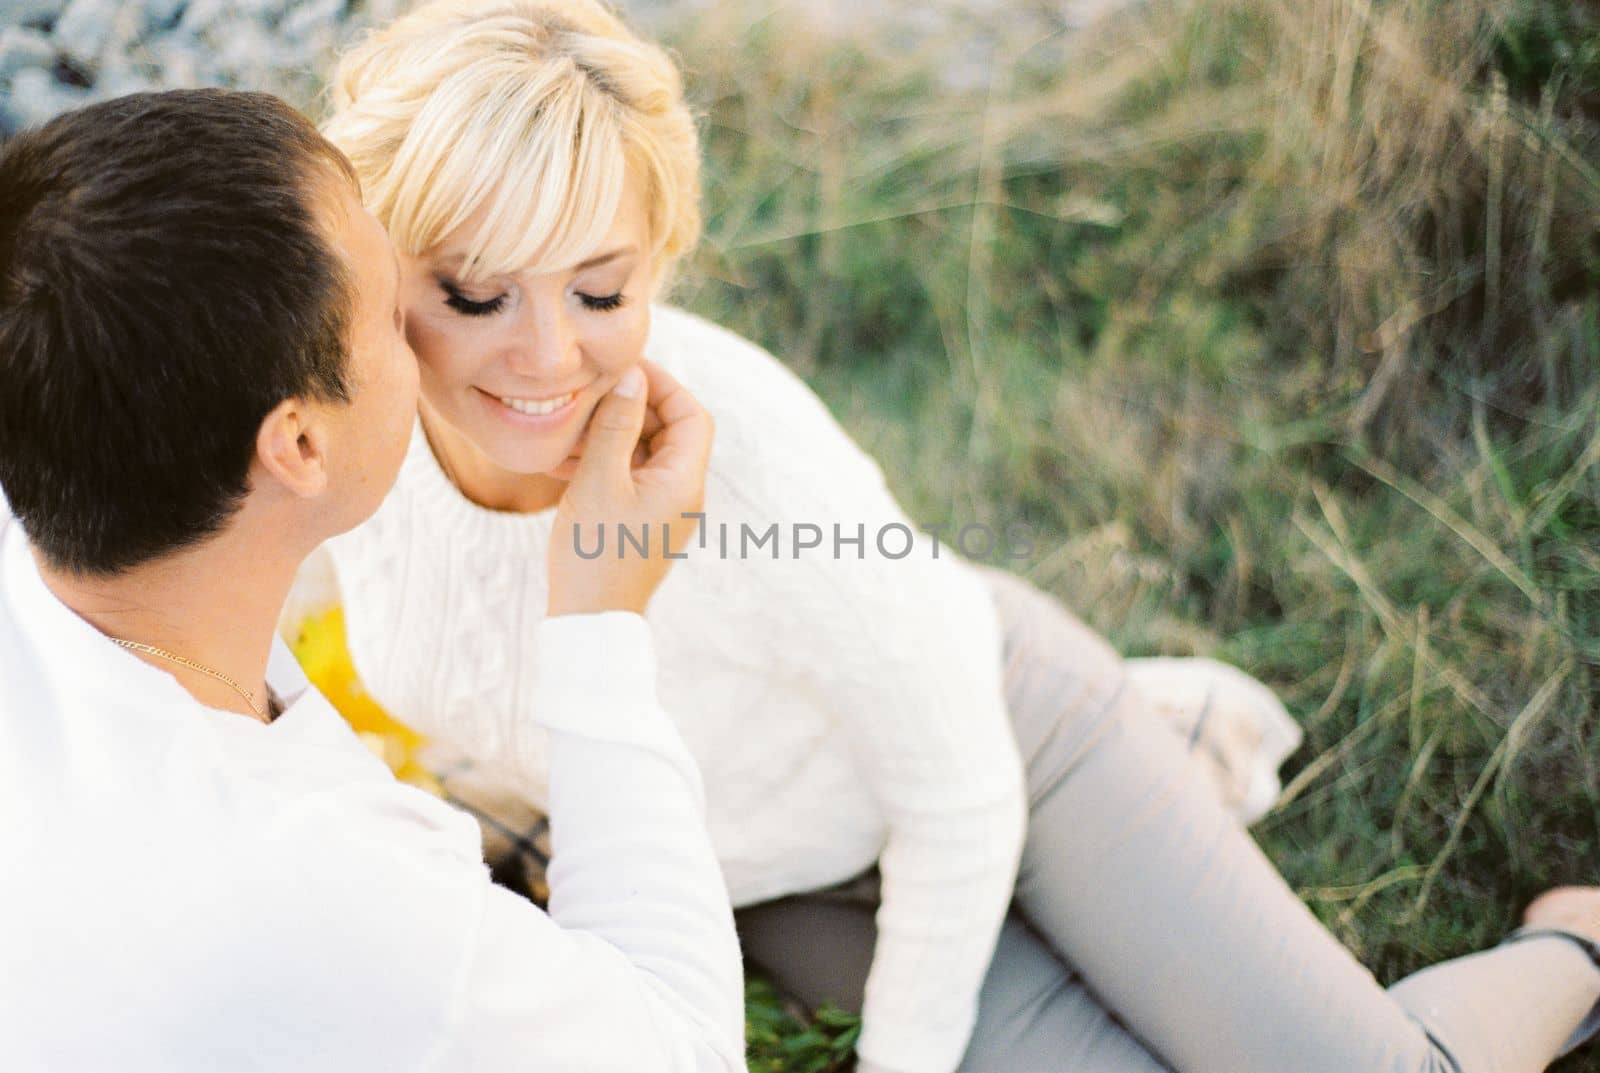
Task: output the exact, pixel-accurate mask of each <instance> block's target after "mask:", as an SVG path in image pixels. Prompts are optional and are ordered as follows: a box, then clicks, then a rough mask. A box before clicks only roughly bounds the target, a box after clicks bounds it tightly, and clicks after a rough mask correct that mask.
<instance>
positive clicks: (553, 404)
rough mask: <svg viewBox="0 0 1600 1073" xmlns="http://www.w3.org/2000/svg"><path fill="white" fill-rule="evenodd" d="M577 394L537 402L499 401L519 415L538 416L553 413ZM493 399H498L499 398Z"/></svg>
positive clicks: (528, 400) (520, 400) (522, 400)
mask: <svg viewBox="0 0 1600 1073" xmlns="http://www.w3.org/2000/svg"><path fill="white" fill-rule="evenodd" d="M577 394H578V393H577V392H576V391H571V392H568V393H567V394H565V395H562V396H561V397H560V398H556V399H540V400H538V401H535V400H533V399H500V401H501V403H503V404H504V405H506V406H509V407H510V408H511V409H513V410H515V411H517V413H519V414H529V415H532V416H538V415H539V414H553V413H555V412H556V411H557V410H559V409H561V408H562V407H563V406H565V405H566V404H567V403H569V402H571V401H572V400H573V398H574V397H575V396H576V395H577ZM495 397H496V398H499V396H495Z"/></svg>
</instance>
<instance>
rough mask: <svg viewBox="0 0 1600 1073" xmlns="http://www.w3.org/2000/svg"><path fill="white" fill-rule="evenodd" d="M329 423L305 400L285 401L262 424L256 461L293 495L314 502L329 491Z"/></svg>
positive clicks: (257, 442)
mask: <svg viewBox="0 0 1600 1073" xmlns="http://www.w3.org/2000/svg"><path fill="white" fill-rule="evenodd" d="M328 446H329V445H328V423H327V422H326V421H325V420H323V416H322V414H321V413H320V412H319V410H318V409H317V408H316V407H314V406H312V405H311V404H310V403H308V402H307V401H306V400H305V399H285V400H283V401H282V402H280V403H279V404H278V405H277V406H276V407H274V408H273V410H272V412H271V413H269V414H267V416H266V418H265V419H264V420H263V421H262V422H261V428H260V430H259V431H258V432H257V433H256V461H257V462H258V463H260V465H261V468H262V469H264V470H266V471H267V473H269V474H270V475H271V476H272V477H273V478H274V479H275V480H276V481H277V482H278V483H279V484H281V485H283V487H284V488H285V489H286V490H287V491H288V492H289V493H290V494H292V495H297V496H300V497H301V498H303V499H314V498H315V497H317V496H319V495H321V494H322V493H323V491H325V490H326V489H327V487H328Z"/></svg>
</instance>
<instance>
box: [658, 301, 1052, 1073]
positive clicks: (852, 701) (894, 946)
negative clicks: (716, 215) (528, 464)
mask: <svg viewBox="0 0 1600 1073" xmlns="http://www.w3.org/2000/svg"><path fill="white" fill-rule="evenodd" d="M679 335H680V340H681V345H680V347H679V348H678V349H677V356H678V357H679V358H680V360H681V361H682V362H683V363H684V365H686V366H687V369H686V371H687V372H688V373H689V375H690V377H691V379H689V380H688V381H686V382H688V383H691V384H692V385H694V386H695V387H696V389H697V390H699V389H701V386H702V385H704V390H703V393H702V395H701V398H702V400H703V401H705V402H706V403H707V406H708V408H710V409H711V411H712V413H713V415H714V416H715V417H716V420H717V445H716V448H715V449H714V453H713V463H712V477H713V487H711V488H708V500H707V502H708V507H707V510H708V512H709V511H710V510H712V509H713V508H712V504H717V505H719V506H720V507H721V508H722V509H724V510H725V511H727V512H728V514H729V515H730V516H729V517H726V518H724V517H714V516H711V515H710V514H708V516H707V518H706V524H707V525H708V526H709V527H712V528H717V527H719V526H721V525H722V524H726V525H728V526H730V527H732V528H733V529H734V530H735V532H737V531H738V529H739V527H740V526H742V525H745V524H748V525H750V526H752V527H753V528H754V529H756V530H757V531H763V530H765V529H766V528H767V527H768V526H770V525H772V524H774V523H776V524H777V525H778V528H779V539H780V541H781V544H782V546H781V547H780V549H779V550H778V551H777V553H776V556H775V561H764V562H762V563H760V564H754V563H752V564H749V568H748V569H746V570H742V571H741V572H740V574H741V577H742V578H743V579H744V581H743V584H745V585H750V586H760V587H761V589H762V591H761V593H760V594H759V597H754V596H753V595H752V596H751V597H750V598H752V599H759V602H760V603H761V604H762V605H764V606H765V607H767V608H769V609H770V610H769V612H768V613H769V615H770V619H769V624H768V627H767V629H768V630H769V632H771V633H773V634H775V635H777V636H780V637H781V638H782V643H781V644H780V645H775V646H772V651H773V656H774V659H775V660H776V661H778V663H779V664H780V666H776V667H774V668H773V673H774V674H775V675H781V676H782V677H784V678H786V679H789V680H791V681H797V682H798V683H801V684H802V686H803V687H804V688H807V689H809V690H811V691H813V692H814V693H815V694H816V695H817V696H818V697H820V698H822V700H821V702H820V703H822V704H823V705H825V706H826V707H827V708H828V709H829V710H831V711H832V712H833V714H834V717H835V718H836V719H837V721H838V725H839V726H840V727H841V728H842V729H843V731H844V732H845V734H846V735H847V738H848V740H849V742H850V744H851V747H852V751H853V753H854V757H855V760H856V765H857V767H858V769H859V771H860V772H861V774H862V776H863V778H864V779H865V780H867V782H868V783H869V784H870V789H871V790H872V792H873V794H874V796H875V797H876V799H877V801H878V804H879V806H880V808H881V810H882V812H883V815H884V817H885V819H886V821H887V836H886V844H885V845H884V848H883V851H882V854H881V856H880V860H879V870H880V873H881V877H882V903H881V908H880V910H879V912H878V917H877V924H878V939H877V946H876V949H875V950H874V953H873V960H872V966H871V969H870V971H869V975H868V978H867V987H866V995H865V1006H864V1009H863V1027H862V1034H861V1038H860V1042H859V1044H858V1047H857V1050H858V1052H859V1054H860V1055H861V1056H862V1057H863V1058H864V1059H867V1060H869V1061H871V1062H875V1063H877V1064H879V1065H881V1066H883V1067H885V1068H887V1069H891V1070H895V1071H897V1073H950V1071H951V1070H953V1069H955V1068H956V1066H957V1065H958V1064H959V1063H960V1060H961V1057H962V1055H963V1053H964V1052H965V1050H966V1046H967V1042H968V1039H969V1037H970V1035H971V1032H972V1028H973V1025H974V1023H975V1021H976V1017H977V1000H978V992H979V989H980V987H981V985H982V982H983V979H984V976H985V974H986V973H987V971H988V966H989V962H990V960H991V958H992V957H993V953H994V947H995V943H996V941H997V939H998V936H999V931H1000V926H1001V924H1002V922H1003V920H1004V917H1005V914H1006V911H1007V909H1008V907H1009V905H1010V901H1011V896H1012V890H1013V886H1014V884H1015V879H1016V870H1017V865H1018V861H1019V859H1020V856H1021V851H1022V841H1023V836H1024V832H1025V828H1026V814H1027V813H1026V801H1025V791H1024V780H1023V775H1022V763H1021V759H1020V757H1019V755H1018V750H1017V746H1016V741H1015V737H1014V734H1013V731H1012V727H1011V721H1010V716H1009V713H1008V711H1007V708H1006V702H1005V693H1004V686H1003V680H1002V657H1001V641H1000V627H999V623H998V617H997V613H996V611H995V608H994V605H993V601H992V599H991V597H990V595H989V591H988V588H987V586H986V585H985V584H984V582H983V580H982V578H981V577H980V576H979V575H978V574H977V573H976V571H974V570H972V569H971V567H970V566H968V565H967V564H966V563H963V562H961V561H959V560H958V559H957V558H956V557H955V555H954V553H953V552H952V550H951V549H950V548H949V547H948V546H946V545H943V544H941V545H940V546H939V548H938V551H937V557H935V552H934V541H933V539H932V537H930V536H929V535H927V534H924V533H919V532H918V531H917V530H916V527H915V526H913V525H912V524H911V523H910V522H909V521H908V520H907V518H906V517H905V515H904V514H903V513H902V512H901V510H900V508H899V506H898V505H897V504H896V502H895V500H894V498H893V496H892V495H891V494H890V493H889V491H888V488H887V486H886V485H885V482H884V480H883V475H882V472H881V471H880V470H879V468H878V467H877V465H876V463H874V462H873V461H872V460H871V459H870V458H869V457H868V456H867V455H866V454H865V453H863V452H862V451H861V450H860V449H859V448H858V447H857V446H856V445H855V444H854V443H853V442H852V441H851V440H850V438H849V437H848V435H846V433H845V432H844V431H843V429H841V428H840V427H839V425H838V424H837V423H836V422H835V421H834V420H833V418H832V416H831V415H830V414H829V413H828V412H827V410H826V408H825V407H823V405H822V404H821V402H820V400H818V399H817V398H816V396H815V395H813V394H812V393H811V392H810V390H809V389H808V388H806V387H805V385H804V384H803V383H801V382H800V381H799V380H798V378H796V377H794V376H793V374H791V373H790V372H789V371H788V370H786V369H784V368H783V367H782V366H781V365H779V364H778V363H777V361H776V359H774V358H773V357H772V356H771V355H769V354H767V353H765V352H764V351H761V350H760V349H759V348H756V347H754V346H752V345H751V344H749V343H747V342H744V341H743V340H738V339H737V337H733V336H731V334H730V333H726V332H722V331H721V330H720V329H714V328H712V327H711V326H709V325H704V323H703V322H698V324H686V325H683V326H682V327H681V328H680V329H679ZM712 362H717V363H718V364H717V365H716V367H715V368H711V367H709V363H712ZM880 536H881V537H882V544H881V545H880V543H879V537H880ZM908 537H909V538H911V547H910V550H909V551H907V552H905V553H904V554H902V551H903V550H904V549H905V546H906V544H907V539H908ZM813 543H815V544H816V546H814V547H803V546H802V544H805V545H810V544H813Z"/></svg>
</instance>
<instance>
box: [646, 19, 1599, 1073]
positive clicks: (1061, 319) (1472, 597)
mask: <svg viewBox="0 0 1600 1073" xmlns="http://www.w3.org/2000/svg"><path fill="white" fill-rule="evenodd" d="M1021 25H1022V24H1021V21H1020V20H1019V22H1018V24H1017V26H1018V37H1017V39H1015V40H1012V39H1011V38H1009V37H1007V35H1006V34H1005V33H1003V32H996V33H995V34H994V37H995V41H996V44H995V45H994V53H993V56H994V58H993V61H992V62H991V63H990V64H989V65H988V67H987V70H988V71H989V76H990V77H989V80H988V83H987V84H986V85H979V86H978V87H977V88H966V89H962V88H954V87H949V86H944V85H941V82H940V77H939V76H940V72H941V70H944V69H945V66H946V64H947V63H948V61H949V58H950V56H951V55H952V54H953V52H955V51H956V49H957V40H958V39H960V38H962V37H963V36H965V38H966V39H967V40H971V39H972V36H971V35H960V34H952V35H951V40H950V41H946V42H941V41H938V40H935V41H932V42H931V43H929V44H928V45H927V46H926V47H923V48H921V49H919V50H918V51H915V52H913V53H910V54H908V53H906V52H905V51H904V50H896V49H892V48H890V47H888V46H887V45H886V44H884V43H882V42H881V41H879V40H877V39H875V38H874V37H873V36H872V35H871V34H870V33H859V34H854V35H852V36H849V37H839V36H833V37H830V36H827V35H825V34H822V33H820V32H815V31H812V30H808V29H807V28H805V27H804V26H796V25H792V24H790V23H787V22H785V21H783V20H782V19H780V18H779V17H777V16H769V15H764V14H759V13H755V12H753V11H745V12H737V11H736V12H734V13H732V14H728V15H724V16H721V17H720V18H715V17H712V16H702V17H699V18H696V19H694V20H692V21H687V22H684V23H682V24H680V25H678V26H677V27H676V28H675V29H674V30H673V32H672V33H671V35H670V37H671V40H672V41H673V42H674V43H675V44H676V46H677V48H678V51H679V53H680V55H681V57H682V58H683V61H684V63H685V65H686V67H687V68H688V73H689V82H690V85H691V87H692V89H693V92H694V94H695V96H696V99H697V100H698V102H699V104H700V107H701V109H702V110H703V112H704V114H705V117H706V118H705V127H704V130H705V135H706V152H707V157H708V172H707V190H706V204H707V208H708V233H709V237H708V242H707V244H706V248H705V250H704V252H703V255H702V256H701V257H700V258H699V260H698V262H697V264H696V265H695V267H694V270H693V271H692V272H691V273H690V274H689V275H688V277H687V278H686V280H685V281H684V284H683V286H682V288H681V291H680V294H679V298H680V300H681V301H683V302H684V303H685V304H686V305H688V306H690V307H691V308H694V309H696V310H699V311H702V312H704V313H706V314H708V315H710V316H712V317H713V318H715V319H717V320H719V321H721V322H723V323H726V324H728V325H730V326H731V327H734V328H735V329H737V330H740V331H742V332H744V333H745V334H747V335H749V336H751V337H753V338H755V339H757V340H760V341H761V342H763V343H764V344H766V345H767V346H768V347H769V348H771V349H772V350H773V351H774V352H775V353H777V354H779V355H780V356H782V357H783V358H784V359H785V360H786V361H788V362H789V363H791V365H793V366H794V367H795V368H796V369H797V370H798V371H800V372H801V373H802V374H803V375H804V376H805V377H806V378H807V379H808V381H809V382H810V383H811V384H812V385H813V386H814V387H815V389H816V390H817V391H818V392H819V393H820V394H821V395H822V396H823V397H824V399H826V400H827V402H828V403H829V404H830V405H831V406H832V407H833V409H834V411H835V412H836V413H837V414H838V415H839V416H840V418H841V420H843V421H844V423H845V424H846V425H847V427H848V428H849V429H850V430H851V431H852V433H854V434H855V435H856V436H857V437H858V438H859V440H860V441H861V442H862V443H863V444H864V445H866V446H867V447H868V448H869V449H870V450H871V451H873V452H874V453H875V454H876V455H877V457H878V458H879V459H880V460H881V462H882V463H883V465H884V469H885V471H886V473H887V474H888V476H889V479H890V482H891V484H892V486H893V488H894V490H895V491H896V493H897V494H898V495H899V496H900V497H901V498H902V501H903V502H904V503H905V504H906V505H907V507H908V509H909V510H910V512H911V513H912V514H913V516H914V517H916V518H917V519H918V520H920V521H922V522H924V523H929V524H932V523H938V522H955V523H957V524H962V523H967V522H986V523H990V524H996V525H1004V524H1006V523H1009V522H1014V521H1024V522H1026V523H1028V524H1029V525H1030V526H1032V527H1033V529H1034V531H1035V532H1036V534H1038V554H1037V555H1036V556H1035V557H1034V558H1033V559H1032V560H1031V561H1029V562H1027V563H1022V564H1018V565H1019V567H1020V568H1021V569H1023V570H1024V572H1026V573H1028V574H1030V576H1032V577H1033V578H1034V579H1035V580H1036V581H1038V582H1039V583H1040V584H1041V585H1043V586H1045V587H1046V588H1049V589H1051V590H1052V591H1054V592H1056V593H1057V594H1059V595H1060V596H1062V597H1063V598H1065V599H1066V600H1067V602H1068V603H1069V604H1070V605H1071V606H1073V607H1074V608H1076V609H1077V610H1078V611H1080V612H1081V613H1082V614H1084V615H1085V616H1086V617H1087V618H1088V619H1089V620H1090V621H1091V622H1093V623H1094V624H1095V625H1096V626H1097V627H1098V628H1099V629H1101V630H1102V631H1104V632H1105V633H1106V634H1107V635H1109V636H1110V637H1112V638H1113V639H1114V640H1115V641H1116V642H1117V643H1118V644H1119V645H1120V646H1121V647H1122V649H1123V650H1124V651H1126V652H1128V653H1130V654H1144V653H1156V652H1161V653H1171V654H1208V655H1215V656H1218V657H1221V658H1224V659H1227V660H1230V661H1232V662H1235V663H1237V664H1239V665H1241V666H1243V667H1246V668H1248V669H1249V670H1251V671H1252V672H1253V673H1255V674H1257V675H1258V676H1260V677H1261V678H1263V679H1264V680H1266V681H1267V682H1269V683H1270V684H1271V685H1272V686H1273V687H1274V688H1276V689H1277V690H1278V691H1279V693H1280V694H1281V695H1282V696H1283V697H1284V698H1285V700H1286V702H1287V703H1288V704H1289V705H1290V707H1291V708H1292V709H1293V711H1294V712H1295V714H1296V715H1297V716H1298V717H1299V718H1300V720H1301V721H1302V722H1303V724H1304V725H1305V728H1306V734H1307V742H1306V746H1305V748H1304V749H1302V750H1301V751H1300V752H1299V753H1298V754H1297V755H1296V756H1295V757H1293V758H1292V759H1291V761H1290V763H1289V765H1288V768H1287V772H1286V774H1287V783H1288V789H1287V793H1286V795H1285V801H1284V803H1283V805H1282V806H1281V807H1280V808H1279V809H1278V811H1277V812H1275V813H1274V814H1273V815H1272V816H1271V817H1269V819H1268V820H1267V821H1265V822H1264V823H1263V824H1262V825H1261V826H1260V827H1259V828H1258V829H1257V834H1258V837H1259V839H1260V841H1261V842H1262V844H1263V845H1264V846H1265V847H1266V849H1267V850H1268V852H1269V853H1270V854H1271V856H1272V857H1273V859H1274V860H1275V861H1276V862H1277V863H1278V865H1279V866H1280V867H1281V868H1282V870H1283V872H1284V874H1285V875H1286V876H1287V877H1288V879H1289V881H1290V882H1291V883H1292V884H1293V885H1294V886H1295V887H1296V888H1297V889H1298V890H1299V891H1300V892H1301V894H1302V895H1303V896H1304V897H1305V898H1306V900H1307V902H1308V903H1309V904H1310V905H1311V907H1312V908H1313V910H1314V911H1315V912H1316V913H1317V914H1318V915H1319V916H1320V917H1321V918H1322V919H1323V920H1324V921H1325V922H1326V923H1327V925H1328V926H1329V927H1330V928H1332V929H1333V931H1334V932H1335V933H1336V934H1337V935H1338V936H1339V938H1340V939H1341V940H1342V941H1344V942H1345V943H1346V944H1348V945H1349V946H1350V947H1351V949H1352V950H1354V951H1355V952H1356V954H1357V955H1358V956H1360V957H1361V958H1362V959H1363V960H1364V961H1365V962H1366V963H1367V964H1368V965H1369V966H1371V967H1372V969H1373V970H1374V971H1375V972H1376V973H1377V974H1378V975H1379V977H1380V978H1381V979H1383V980H1384V981H1386V982H1387V981H1393V980H1395V979H1398V978H1399V977H1401V976H1403V975H1405V974H1406V973H1408V972H1411V971H1413V970H1415V969H1417V968H1420V967H1422V966H1423V965H1426V964H1429V963H1431V962H1434V961H1437V960H1439V959H1441V958H1446V957H1450V956H1454V955H1459V954H1463V953H1466V952H1468V951H1471V950H1474V949H1477V948H1481V947H1484V946H1487V945H1490V944H1493V943H1495V942H1497V941H1498V940H1499V939H1500V938H1501V937H1502V936H1503V935H1504V934H1505V933H1506V931H1507V930H1509V929H1510V928H1511V927H1513V926H1515V924H1516V923H1517V920H1518V914H1519V912H1520V910H1521V908H1522V906H1523V905H1524V904H1525V903H1526V902H1527V900H1528V899H1529V898H1530V897H1531V896H1532V895H1533V894H1534V893H1536V892H1537V891H1539V890H1540V889H1542V888H1544V887H1547V886H1550V885H1553V884H1558V883H1575V882H1577V883H1597V882H1600V718H1597V716H1600V702H1597V699H1596V698H1597V696H1600V693H1597V689H1596V686H1597V684H1600V299H1597V297H1596V295H1597V293H1600V286H1597V284H1600V243H1597V240H1596V221H1597V220H1600V21H1597V19H1596V16H1595V15H1594V14H1593V9H1592V8H1589V7H1584V6H1581V5H1571V4H1567V3H1563V2H1558V0H1515V2H1513V0H1505V2H1495V0H1457V2H1452V3H1448V4H1446V3H1435V2H1424V0H1410V2H1399V0H1395V2H1387V3H1386V2H1377V0H1375V2H1373V3H1371V4H1370V5H1368V4H1358V3H1356V2H1354V0H1305V2H1303V3H1299V4H1291V5H1285V4H1281V3H1274V2H1271V0H1193V2H1170V3H1156V4H1154V5H1152V7H1151V8H1150V11H1149V14H1148V15H1135V16H1131V17H1129V18H1127V19H1125V20H1122V21H1119V22H1114V23H1111V24H1108V25H1106V26H1104V27H1101V28H1097V29H1096V30H1094V31H1091V32H1089V33H1086V34H1082V35H1065V34H1056V35H1053V36H1052V35H1048V34H1041V33H1039V32H1038V31H1039V29H1040V27H1041V26H1043V27H1044V29H1046V30H1048V29H1049V27H1048V16H1047V15H1037V16H1035V17H1033V18H1032V19H1031V20H1030V21H1029V23H1028V28H1027V35H1028V36H1022V29H1021ZM750 1010H751V1043H752V1059H751V1069H752V1070H761V1071H763V1073H787V1071H799V1070H806V1071H818V1070H827V1069H834V1068H845V1061H846V1057H847V1051H848V1045H846V1046H845V1047H844V1048H843V1049H841V1047H840V1045H839V1040H840V1038H841V1035H842V1034H845V1035H847V1034H848V1033H849V1032H850V1031H851V1027H850V1026H851V1022H850V1019H849V1018H847V1017H841V1016H840V1015H838V1014H837V1013H836V1012H829V1013H828V1014H826V1015H825V1016H823V1017H822V1018H820V1019H819V1020H817V1021H816V1022H815V1023H814V1024H809V1025H808V1024H806V1023H804V1022H803V1021H801V1020H794V1019H792V1011H790V1010H788V1009H787V1008H786V1007H784V1006H783V1004H782V1003H781V1001H780V1000H779V999H778V997H777V996H776V995H775V994H773V993H772V992H771V990H770V989H769V988H765V987H764V986H763V985H761V984H760V983H759V982H758V983H757V984H756V985H755V986H754V989H753V990H752V992H751V1002H750ZM1560 1068H1561V1069H1562V1070H1563V1071H1564V1073H1575V1071H1578V1070H1600V1061H1597V1060H1596V1058H1595V1057H1594V1056H1593V1055H1592V1054H1590V1055H1580V1056H1578V1057H1575V1058H1574V1059H1570V1060H1569V1061H1568V1062H1567V1063H1565V1064H1563V1065H1562V1066H1561V1067H1560Z"/></svg>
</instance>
